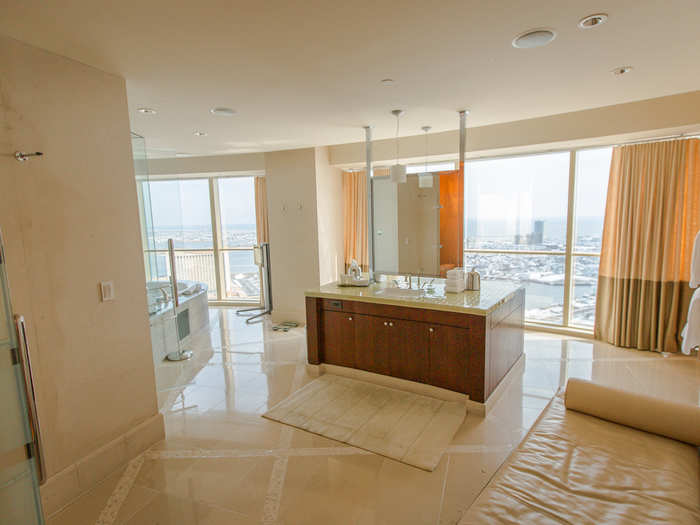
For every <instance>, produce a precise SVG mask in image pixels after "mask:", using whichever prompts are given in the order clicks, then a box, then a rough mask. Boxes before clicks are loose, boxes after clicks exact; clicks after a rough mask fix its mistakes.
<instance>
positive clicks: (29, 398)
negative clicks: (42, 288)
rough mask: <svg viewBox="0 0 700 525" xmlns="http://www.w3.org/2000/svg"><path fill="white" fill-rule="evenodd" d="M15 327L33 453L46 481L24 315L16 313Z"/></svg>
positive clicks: (40, 479)
mask: <svg viewBox="0 0 700 525" xmlns="http://www.w3.org/2000/svg"><path fill="white" fill-rule="evenodd" d="M15 329H16V330H17V344H18V346H19V349H18V351H17V359H18V361H19V365H20V367H21V369H22V375H23V376H24V391H25V394H26V396H25V398H26V402H27V411H28V412H29V430H30V432H31V434H32V443H31V453H32V456H34V457H36V465H37V470H38V473H39V484H40V485H41V484H43V483H44V482H45V481H46V465H45V463H44V455H43V454H42V445H41V429H40V427H39V416H38V414H37V411H36V395H35V393H34V379H33V376H32V362H31V360H30V358H29V344H28V343H27V324H26V323H25V321H24V316H22V315H15Z"/></svg>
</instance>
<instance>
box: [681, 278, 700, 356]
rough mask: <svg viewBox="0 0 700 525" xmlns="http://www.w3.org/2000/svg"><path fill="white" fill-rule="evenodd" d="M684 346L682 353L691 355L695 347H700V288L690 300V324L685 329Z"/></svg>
mask: <svg viewBox="0 0 700 525" xmlns="http://www.w3.org/2000/svg"><path fill="white" fill-rule="evenodd" d="M683 332H684V334H685V335H684V336H683V345H682V346H681V351H682V352H683V353H684V354H689V353H690V350H692V348H693V347H695V346H698V345H700V288H698V289H697V290H695V293H693V297H691V298H690V307H689V308H688V324H686V325H685V328H684V329H683Z"/></svg>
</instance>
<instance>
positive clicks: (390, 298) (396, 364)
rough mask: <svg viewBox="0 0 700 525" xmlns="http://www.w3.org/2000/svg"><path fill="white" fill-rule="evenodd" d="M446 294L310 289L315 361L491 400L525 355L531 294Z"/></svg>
mask: <svg viewBox="0 0 700 525" xmlns="http://www.w3.org/2000/svg"><path fill="white" fill-rule="evenodd" d="M481 286H482V289H481V290H480V291H465V292H462V293H456V294H455V293H445V291H444V281H443V280H440V279H435V286H434V287H430V288H425V289H415V288H414V289H404V288H398V287H396V286H395V285H394V284H389V283H384V282H382V283H375V284H372V285H370V286H369V287H366V288H359V287H358V288H353V287H340V286H337V285H336V284H329V285H325V286H321V287H319V288H317V289H313V290H309V291H307V292H306V294H305V295H306V323H307V324H306V330H307V340H308V362H309V364H312V365H320V364H323V363H325V364H329V365H336V366H341V367H346V368H354V369H359V370H364V371H366V372H373V373H376V374H382V375H385V376H392V377H396V378H399V379H405V380H409V381H415V382H418V383H425V384H428V385H432V386H435V387H440V388H444V389H447V390H451V391H454V392H459V393H462V394H466V395H467V396H468V397H469V400H470V401H473V402H477V403H486V401H487V400H488V398H489V396H490V395H491V394H492V393H493V392H494V390H495V389H496V387H497V386H498V384H499V383H500V382H501V381H502V379H503V378H504V376H505V375H506V374H507V373H508V371H509V370H510V369H511V368H512V367H513V365H514V364H515V363H516V362H518V360H519V359H520V357H521V356H522V354H523V315H524V311H525V289H524V288H522V287H517V286H515V285H509V284H505V283H500V282H490V281H483V282H482V285H481Z"/></svg>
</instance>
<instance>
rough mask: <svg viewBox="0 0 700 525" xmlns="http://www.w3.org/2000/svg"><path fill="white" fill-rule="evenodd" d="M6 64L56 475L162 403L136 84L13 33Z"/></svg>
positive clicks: (20, 264) (8, 119)
mask: <svg viewBox="0 0 700 525" xmlns="http://www.w3.org/2000/svg"><path fill="white" fill-rule="evenodd" d="M0 64H2V67H1V68H0V93H1V96H0V121H1V122H2V126H0V146H1V147H0V228H2V231H3V234H4V236H5V243H6V255H7V265H8V273H9V279H10V286H11V299H12V305H13V308H14V311H15V313H19V314H23V315H24V316H25V317H26V320H27V323H28V326H29V337H30V345H31V356H32V360H33V362H34V366H35V380H36V386H37V389H38V390H37V395H38V412H39V419H40V423H41V427H42V431H43V435H44V455H45V458H46V465H47V470H48V474H49V476H52V475H54V474H56V473H57V472H59V471H61V470H62V469H64V468H65V467H68V466H69V465H73V464H75V463H76V462H79V460H81V459H82V458H85V457H86V456H88V455H89V454H91V453H92V452H94V451H96V450H97V449H99V448H100V447H103V446H104V445H105V444H107V443H108V442H111V441H113V440H114V439H116V438H119V437H120V436H122V435H124V434H125V433H126V432H127V431H128V430H129V429H132V428H133V427H135V426H136V425H138V424H139V423H141V422H144V421H146V420H148V419H149V418H153V417H154V416H156V415H157V413H158V412H157V405H156V395H155V381H154V372H153V358H152V355H151V344H150V335H149V326H148V314H147V309H146V296H145V290H144V268H143V260H142V256H141V239H140V235H139V224H138V212H137V199H136V188H135V183H134V170H133V165H132V160H131V145H130V138H129V119H128V112H127V102H126V90H125V84H124V80H123V79H121V78H118V77H115V76H113V75H109V74H106V73H103V72H101V71H99V70H96V69H93V68H90V67H88V66H85V65H83V64H80V63H78V62H74V61H71V60H68V59H66V58H63V57H60V56H58V55H53V54H50V53H48V52H44V51H42V50H39V49H36V48H33V47H30V46H27V45H24V44H21V43H19V42H17V41H14V40H10V39H7V38H4V37H0ZM15 150H25V151H36V150H39V151H43V152H44V156H43V157H41V158H35V159H32V160H30V161H28V162H25V163H23V164H21V163H19V162H16V161H15V160H14V158H13V157H12V152H14V151H15ZM101 280H111V281H114V284H115V288H116V300H114V301H113V302H107V303H101V302H100V301H99V294H98V283H99V281H101ZM161 433H162V427H161ZM120 446H121V445H120ZM123 446H124V447H127V445H126V444H123ZM123 454H124V455H125V456H126V448H124V452H123ZM111 456H112V457H114V456H115V454H114V453H113V452H112V453H111ZM98 471H99V469H97V470H93V471H92V472H98ZM85 472H87V470H86V471H85ZM82 481H83V482H85V481H86V479H85V478H84V479H83V480H82Z"/></svg>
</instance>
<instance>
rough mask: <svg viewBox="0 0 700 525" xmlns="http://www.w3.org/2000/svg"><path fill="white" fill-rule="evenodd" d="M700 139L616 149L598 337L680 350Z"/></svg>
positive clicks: (696, 211)
mask: <svg viewBox="0 0 700 525" xmlns="http://www.w3.org/2000/svg"><path fill="white" fill-rule="evenodd" d="M699 170H700V140H698V139H690V140H670V141H662V142H652V143H648V144H636V145H630V146H620V147H616V148H614V150H613V156H612V162H611V166H610V180H609V185H608V198H607V203H606V210H605V222H604V226H603V239H602V247H601V255H600V270H599V274H598V291H597V298H596V322H595V336H596V338H598V339H601V340H603V341H607V342H608V343H611V344H614V345H617V346H623V347H628V348H637V349H640V350H655V351H664V352H677V351H678V350H679V348H680V332H681V330H682V328H683V325H684V324H685V321H686V316H687V313H688V305H689V302H690V297H691V295H692V294H691V289H690V287H689V286H688V281H689V278H690V261H691V254H692V248H693V241H694V238H695V235H696V233H697V232H698V230H699V229H700V171H699Z"/></svg>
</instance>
